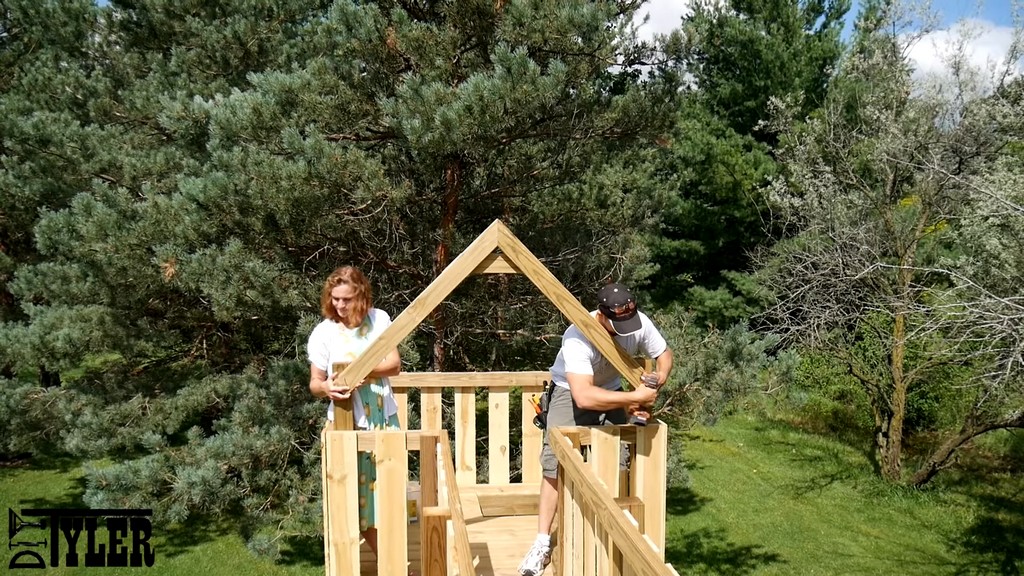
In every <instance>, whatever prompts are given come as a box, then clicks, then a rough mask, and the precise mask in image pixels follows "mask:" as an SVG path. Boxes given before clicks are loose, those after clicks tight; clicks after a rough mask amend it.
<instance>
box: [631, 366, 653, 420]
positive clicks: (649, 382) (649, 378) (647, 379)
mask: <svg viewBox="0 0 1024 576" xmlns="http://www.w3.org/2000/svg"><path fill="white" fill-rule="evenodd" d="M640 381H641V382H643V384H644V386H647V387H648V388H653V389H655V390H657V389H658V374H657V373H656V372H652V373H650V374H645V375H643V376H641V377H640ZM641 408H646V407H644V406H641ZM629 423H630V424H633V425H635V426H647V418H644V417H643V416H640V415H638V414H633V415H632V416H631V417H630V419H629Z"/></svg>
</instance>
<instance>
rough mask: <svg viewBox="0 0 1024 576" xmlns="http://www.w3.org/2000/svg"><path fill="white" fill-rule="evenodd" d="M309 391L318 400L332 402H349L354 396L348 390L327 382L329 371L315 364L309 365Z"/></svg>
mask: <svg viewBox="0 0 1024 576" xmlns="http://www.w3.org/2000/svg"><path fill="white" fill-rule="evenodd" d="M309 391H310V393H311V394H313V396H316V397H317V398H328V399H330V400H347V399H348V397H349V396H351V395H352V391H351V390H349V389H348V388H345V387H341V386H332V385H331V383H330V381H328V380H327V371H326V370H322V369H320V368H317V367H316V365H315V364H310V365H309Z"/></svg>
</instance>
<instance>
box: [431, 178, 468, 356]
mask: <svg viewBox="0 0 1024 576" xmlns="http://www.w3.org/2000/svg"><path fill="white" fill-rule="evenodd" d="M444 180H445V181H444V197H443V198H442V201H441V204H442V205H441V238H440V240H439V241H438V244H437V251H436V252H435V254H434V278H437V277H438V276H439V275H440V274H441V272H442V271H443V270H444V269H445V268H446V267H447V266H448V262H449V260H450V258H451V253H450V252H451V243H452V238H453V236H454V230H455V215H456V214H458V212H459V191H460V189H461V188H462V164H461V163H460V162H459V160H458V159H457V158H456V159H452V160H450V161H449V162H448V165H447V166H445V170H444ZM433 320H434V370H435V371H437V372H443V371H444V370H445V364H446V362H445V356H446V350H445V344H444V336H445V332H446V330H447V328H448V323H447V321H446V319H445V314H444V305H443V304H440V305H438V307H437V309H435V310H434V318H433Z"/></svg>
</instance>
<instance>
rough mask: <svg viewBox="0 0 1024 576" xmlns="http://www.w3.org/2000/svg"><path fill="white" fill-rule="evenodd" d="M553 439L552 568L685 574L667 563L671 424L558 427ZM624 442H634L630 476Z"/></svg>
mask: <svg viewBox="0 0 1024 576" xmlns="http://www.w3.org/2000/svg"><path fill="white" fill-rule="evenodd" d="M548 441H549V443H550V444H551V448H552V450H554V452H555V456H556V457H557V458H558V504H559V506H558V510H559V516H558V529H557V531H558V544H557V546H556V547H555V558H554V564H555V565H554V570H553V573H554V574H556V575H559V576H595V575H596V576H620V575H624V576H631V575H637V576H678V573H677V572H676V571H675V569H674V568H672V566H671V565H669V564H666V563H665V488H666V486H665V482H666V477H665V472H666V471H665V462H666V454H667V452H666V451H667V444H668V427H667V426H665V425H664V423H661V422H659V423H657V424H652V425H649V426H646V427H636V426H594V427H566V428H553V429H551V430H549V437H548ZM622 442H626V443H628V444H630V445H631V449H630V452H631V459H632V462H631V463H630V467H629V470H628V472H626V474H625V475H623V474H622V473H620V470H619V459H620V456H619V454H620V450H621V443H622ZM581 449H582V450H581ZM581 452H582V453H581ZM583 453H586V454H587V459H586V461H584V458H583ZM622 494H627V495H626V496H620V495H622Z"/></svg>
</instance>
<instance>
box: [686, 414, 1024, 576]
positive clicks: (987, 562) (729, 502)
mask: <svg viewBox="0 0 1024 576" xmlns="http://www.w3.org/2000/svg"><path fill="white" fill-rule="evenodd" d="M679 449H681V450H683V454H684V459H685V461H686V462H687V467H688V469H689V473H690V479H689V486H688V487H682V488H673V489H670V491H669V495H668V514H669V520H668V526H667V543H666V548H667V551H666V552H667V554H666V557H667V560H668V561H670V562H672V563H673V565H674V566H675V567H676V568H677V569H678V570H679V571H680V573H688V574H729V575H738V574H751V575H768V574H780V575H781V574H787V575H789V574H799V575H803V574H808V575H811V574H900V575H903V574H907V575H910V574H921V575H929V576H931V575H940V574H951V575H952V574H958V575H959V574H1004V575H1010V574H1021V573H1022V571H1024V480H1022V479H1021V478H1020V477H1019V476H1018V477H1013V476H1011V475H1007V474H1004V475H998V474H996V475H988V476H985V477H982V478H981V480H980V481H977V480H971V481H968V480H967V477H966V476H965V475H959V474H950V475H949V477H947V478H946V479H944V481H943V482H942V483H941V485H940V483H939V482H936V486H934V487H929V488H926V489H923V490H913V489H909V488H901V487H893V486H889V485H887V484H885V483H884V482H882V481H881V480H880V479H879V478H878V477H877V475H876V474H875V473H874V472H873V468H872V463H871V460H870V459H869V456H868V454H866V453H865V452H863V451H858V450H856V449H853V448H850V447H849V446H847V445H844V444H841V443H839V442H836V441H834V440H831V439H827V438H822V437H819V436H815V435H811V434H808V433H806V432H803V431H800V430H797V429H795V428H793V427H791V426H789V425H786V424H782V423H769V422H765V421H762V420H755V419H751V418H746V417H732V418H729V419H725V420H722V421H720V422H719V423H718V425H717V426H715V427H714V428H699V429H695V430H692V431H690V432H688V433H685V434H680V435H678V436H677V437H676V439H675V440H674V443H673V445H672V446H671V447H670V450H679ZM974 478H977V476H975V477H974Z"/></svg>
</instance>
